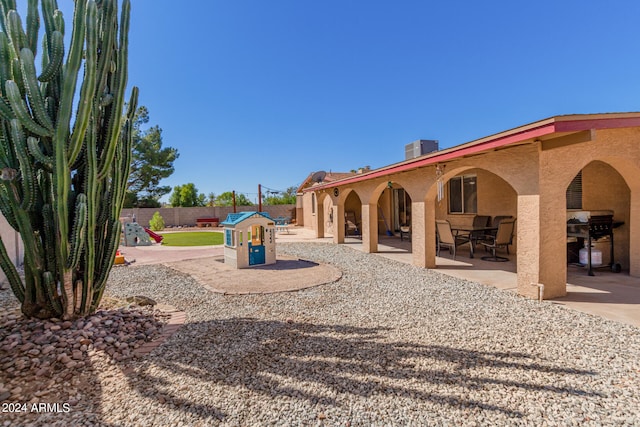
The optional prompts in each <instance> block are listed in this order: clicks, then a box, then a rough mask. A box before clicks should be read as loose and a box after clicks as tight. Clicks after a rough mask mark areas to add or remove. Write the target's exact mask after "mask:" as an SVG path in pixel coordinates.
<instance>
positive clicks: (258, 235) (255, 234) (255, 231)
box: [249, 225, 265, 265]
mask: <svg viewBox="0 0 640 427" xmlns="http://www.w3.org/2000/svg"><path fill="white" fill-rule="evenodd" d="M263 240H264V227H262V226H259V225H254V226H252V227H251V241H250V242H249V265H260V264H264V263H265V251H264V244H263Z"/></svg>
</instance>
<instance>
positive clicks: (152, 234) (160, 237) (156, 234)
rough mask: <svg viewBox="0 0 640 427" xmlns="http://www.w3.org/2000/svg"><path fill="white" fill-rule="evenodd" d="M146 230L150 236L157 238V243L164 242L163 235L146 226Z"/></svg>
mask: <svg viewBox="0 0 640 427" xmlns="http://www.w3.org/2000/svg"><path fill="white" fill-rule="evenodd" d="M144 231H146V232H147V234H148V235H149V237H151V238H152V239H153V240H155V241H156V243H162V239H164V237H163V236H161V235H159V234H158V233H154V232H153V231H151V230H149V229H148V228H146V227H145V229H144Z"/></svg>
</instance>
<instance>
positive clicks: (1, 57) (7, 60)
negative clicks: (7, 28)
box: [0, 32, 13, 95]
mask: <svg viewBox="0 0 640 427" xmlns="http://www.w3.org/2000/svg"><path fill="white" fill-rule="evenodd" d="M12 77H13V75H12V73H11V46H10V44H9V37H7V35H6V34H5V33H4V32H0V79H2V80H0V81H3V82H4V81H6V80H11V78H12ZM0 86H2V88H1V89H0V90H2V95H4V85H0Z"/></svg>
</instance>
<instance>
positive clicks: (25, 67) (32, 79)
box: [20, 48, 53, 133]
mask: <svg viewBox="0 0 640 427" xmlns="http://www.w3.org/2000/svg"><path fill="white" fill-rule="evenodd" d="M34 61H35V58H34V57H33V52H31V50H30V49H27V48H24V49H22V50H21V51H20V70H21V71H22V78H23V80H24V87H25V89H26V91H27V96H28V99H29V106H31V111H33V115H34V116H35V117H36V120H37V122H38V123H39V124H40V125H41V126H43V127H44V128H45V129H47V130H48V131H49V132H50V133H53V124H52V123H51V119H50V118H49V115H48V114H47V112H46V109H45V106H44V99H43V98H42V94H41V93H40V87H39V86H38V80H36V66H35V63H34Z"/></svg>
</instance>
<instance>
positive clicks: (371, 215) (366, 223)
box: [362, 203, 378, 253]
mask: <svg viewBox="0 0 640 427" xmlns="http://www.w3.org/2000/svg"><path fill="white" fill-rule="evenodd" d="M362 249H363V250H364V252H367V253H373V252H378V205H377V204H376V203H363V204H362Z"/></svg>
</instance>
